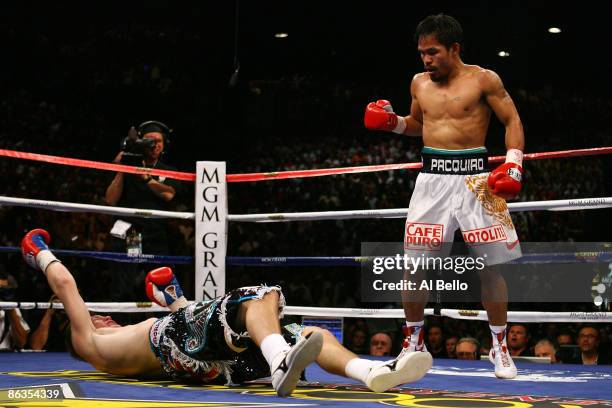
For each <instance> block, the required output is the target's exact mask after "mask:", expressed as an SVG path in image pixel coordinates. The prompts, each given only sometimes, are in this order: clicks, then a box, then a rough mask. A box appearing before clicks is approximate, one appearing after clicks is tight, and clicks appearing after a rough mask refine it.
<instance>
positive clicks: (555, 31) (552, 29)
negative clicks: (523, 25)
mask: <svg viewBox="0 0 612 408" xmlns="http://www.w3.org/2000/svg"><path fill="white" fill-rule="evenodd" d="M548 32H549V33H551V34H559V33H560V32H561V29H560V28H559V27H550V28H549V29H548Z"/></svg>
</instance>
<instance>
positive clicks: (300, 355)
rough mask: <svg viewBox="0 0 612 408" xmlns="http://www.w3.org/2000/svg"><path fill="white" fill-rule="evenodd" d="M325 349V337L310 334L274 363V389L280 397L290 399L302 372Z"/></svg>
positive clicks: (316, 333)
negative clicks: (322, 348)
mask: <svg viewBox="0 0 612 408" xmlns="http://www.w3.org/2000/svg"><path fill="white" fill-rule="evenodd" d="M321 347H323V335H322V334H321V333H319V332H312V333H309V334H308V335H307V336H305V337H303V338H302V339H300V341H298V342H297V343H296V344H295V345H294V346H293V347H291V348H290V349H289V350H287V351H286V352H283V353H281V354H279V355H278V356H277V357H276V359H275V360H274V361H273V362H272V366H271V368H270V372H271V373H272V387H274V389H275V390H276V394H277V395H278V396H279V397H288V396H289V395H291V393H292V392H293V390H294V389H295V387H296V385H297V383H298V381H299V380H300V375H301V374H302V371H304V369H305V368H306V367H307V366H308V365H309V364H310V363H312V362H314V361H315V360H316V359H317V357H318V356H319V353H320V352H321Z"/></svg>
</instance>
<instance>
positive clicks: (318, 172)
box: [0, 147, 612, 183]
mask: <svg viewBox="0 0 612 408" xmlns="http://www.w3.org/2000/svg"><path fill="white" fill-rule="evenodd" d="M611 153H612V147H595V148H591V149H574V150H560V151H555V152H540V153H528V154H525V156H524V158H523V159H524V160H541V159H557V158H563V157H579V156H580V157H581V156H595V155H602V154H611ZM0 156H5V157H13V158H18V159H25V160H34V161H40V162H45V163H54V164H63V165H66V166H76V167H86V168H90V169H98V170H108V171H121V172H124V173H132V174H151V175H155V176H164V177H167V178H171V179H175V180H183V181H195V177H196V175H195V174H194V173H185V172H180V171H170V170H159V169H151V168H148V167H133V166H126V165H123V164H114V163H103V162H96V161H91V160H82V159H71V158H68V157H59V156H48V155H45V154H37V153H27V152H18V151H15V150H4V149H0ZM504 160H505V156H492V157H489V162H490V163H498V162H501V161H504ZM421 167H422V164H421V163H420V162H416V163H397V164H381V165H375V166H356V167H337V168H332V169H313V170H291V171H279V172H269V173H245V174H228V175H227V182H228V183H242V182H248V181H265V180H281V179H292V178H303V177H319V176H330V175H333V174H350V173H370V172H375V171H388V170H402V169H420V168H421Z"/></svg>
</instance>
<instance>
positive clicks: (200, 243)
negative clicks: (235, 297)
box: [195, 161, 227, 301]
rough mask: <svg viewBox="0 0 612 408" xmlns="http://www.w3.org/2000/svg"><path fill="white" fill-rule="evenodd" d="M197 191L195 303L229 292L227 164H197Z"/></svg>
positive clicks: (202, 162) (207, 162)
mask: <svg viewBox="0 0 612 408" xmlns="http://www.w3.org/2000/svg"><path fill="white" fill-rule="evenodd" d="M196 169H197V172H196V186H195V187H196V188H195V201H196V202H195V233H196V241H195V288H196V290H195V300H196V301H202V300H210V299H214V298H215V297H218V296H221V295H223V294H224V293H225V255H226V253H227V183H226V179H225V162H209V161H206V162H204V161H199V162H197V167H196Z"/></svg>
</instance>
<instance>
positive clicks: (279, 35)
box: [274, 33, 289, 38]
mask: <svg viewBox="0 0 612 408" xmlns="http://www.w3.org/2000/svg"><path fill="white" fill-rule="evenodd" d="M274 37H276V38H287V37H289V34H288V33H276V34H274Z"/></svg>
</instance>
